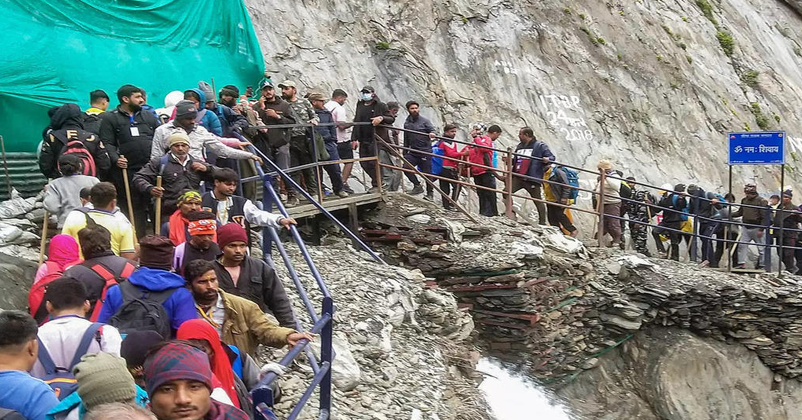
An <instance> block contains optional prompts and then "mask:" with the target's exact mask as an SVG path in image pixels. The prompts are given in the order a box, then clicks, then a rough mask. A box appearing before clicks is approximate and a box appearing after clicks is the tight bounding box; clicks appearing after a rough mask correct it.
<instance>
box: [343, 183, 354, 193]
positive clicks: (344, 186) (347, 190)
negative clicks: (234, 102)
mask: <svg viewBox="0 0 802 420" xmlns="http://www.w3.org/2000/svg"><path fill="white" fill-rule="evenodd" d="M343 191H345V192H347V193H348V194H353V193H354V190H352V189H351V187H350V186H349V185H348V184H345V185H343Z"/></svg>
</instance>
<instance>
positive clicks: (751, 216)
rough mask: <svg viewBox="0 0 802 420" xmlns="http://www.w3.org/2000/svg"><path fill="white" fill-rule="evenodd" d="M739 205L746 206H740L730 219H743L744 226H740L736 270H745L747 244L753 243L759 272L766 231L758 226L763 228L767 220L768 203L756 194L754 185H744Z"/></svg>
mask: <svg viewBox="0 0 802 420" xmlns="http://www.w3.org/2000/svg"><path fill="white" fill-rule="evenodd" d="M741 204H746V205H747V206H752V207H746V206H741V207H739V208H738V210H736V211H735V212H733V213H732V218H733V219H734V218H737V217H743V223H744V225H743V226H741V245H740V246H739V247H738V262H739V263H740V264H738V266H737V267H736V268H745V267H746V262H747V261H749V243H750V242H753V241H754V242H755V243H756V244H757V245H758V247H757V253H758V257H757V264H755V269H757V270H760V269H762V268H763V248H765V247H764V246H763V245H764V244H765V243H766V241H765V239H764V235H765V234H766V229H764V228H762V227H758V226H765V225H766V222H768V220H767V219H766V217H767V215H768V211H767V209H768V206H769V202H768V201H766V199H765V198H763V197H761V196H759V195H758V194H757V186H756V185H755V184H746V185H745V186H744V198H742V199H741Z"/></svg>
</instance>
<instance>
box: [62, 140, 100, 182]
mask: <svg viewBox="0 0 802 420" xmlns="http://www.w3.org/2000/svg"><path fill="white" fill-rule="evenodd" d="M64 155H75V156H77V157H78V158H79V159H80V160H81V173H82V174H84V175H89V176H97V168H96V167H95V158H94V157H92V153H90V152H89V149H87V148H86V145H85V144H84V142H82V141H81V140H72V141H70V142H68V143H67V145H66V146H64V149H62V151H61V155H60V156H64ZM56 167H57V168H58V170H59V172H60V171H61V168H59V167H58V165H57V166H56Z"/></svg>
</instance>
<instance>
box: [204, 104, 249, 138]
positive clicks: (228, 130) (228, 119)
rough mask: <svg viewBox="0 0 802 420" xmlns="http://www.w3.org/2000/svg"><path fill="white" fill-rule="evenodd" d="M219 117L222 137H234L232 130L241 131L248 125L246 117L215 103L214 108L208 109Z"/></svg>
mask: <svg viewBox="0 0 802 420" xmlns="http://www.w3.org/2000/svg"><path fill="white" fill-rule="evenodd" d="M209 111H211V112H214V113H215V115H217V118H219V119H220V126H221V127H222V128H223V137H235V136H234V132H237V133H242V132H243V131H244V130H245V129H246V128H248V127H250V124H249V123H248V119H247V118H245V116H244V115H241V114H237V113H236V112H234V111H232V110H231V108H229V107H227V106H225V105H223V104H219V103H216V104H215V107H214V109H211V110H209Z"/></svg>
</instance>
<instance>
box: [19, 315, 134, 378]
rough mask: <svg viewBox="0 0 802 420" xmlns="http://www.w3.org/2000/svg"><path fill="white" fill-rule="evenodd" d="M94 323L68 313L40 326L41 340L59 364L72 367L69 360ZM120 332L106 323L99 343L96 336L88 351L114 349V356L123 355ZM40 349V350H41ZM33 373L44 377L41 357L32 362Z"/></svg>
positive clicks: (111, 350) (111, 351)
mask: <svg viewBox="0 0 802 420" xmlns="http://www.w3.org/2000/svg"><path fill="white" fill-rule="evenodd" d="M90 325H92V323H91V322H90V321H87V320H86V319H84V318H81V317H78V316H65V317H63V318H56V319H54V320H52V321H50V322H48V323H47V324H45V325H43V326H41V327H39V333H38V334H37V335H38V336H39V340H41V341H42V344H44V346H45V348H46V349H47V353H48V354H50V358H51V359H53V363H55V365H56V367H60V368H64V369H69V368H70V366H69V364H70V363H71V362H72V359H73V358H74V357H75V351H76V350H77V349H78V346H79V345H80V344H81V339H82V338H83V336H84V332H86V330H87V329H88V328H89V326H90ZM122 341H123V340H122V338H121V337H120V333H119V332H118V331H117V329H116V328H114V327H112V326H110V325H104V326H103V327H101V329H100V345H98V342H97V340H96V339H94V338H93V339H92V341H91V342H90V343H89V349H88V350H87V351H86V354H95V353H98V352H101V351H102V352H105V353H111V354H113V355H115V356H119V355H120V344H121V343H122ZM40 351H41V350H40ZM31 375H32V376H35V377H37V378H41V377H43V376H44V375H45V369H44V368H43V367H42V364H41V363H39V361H38V360H37V361H36V364H34V365H33V369H31Z"/></svg>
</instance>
